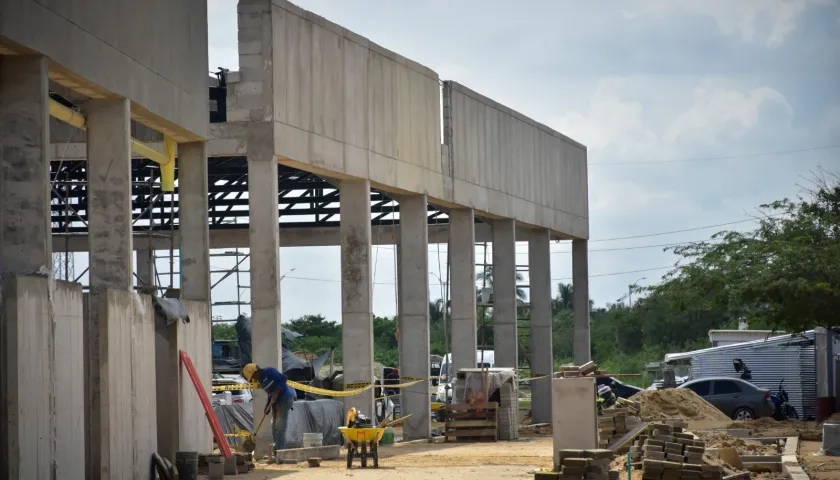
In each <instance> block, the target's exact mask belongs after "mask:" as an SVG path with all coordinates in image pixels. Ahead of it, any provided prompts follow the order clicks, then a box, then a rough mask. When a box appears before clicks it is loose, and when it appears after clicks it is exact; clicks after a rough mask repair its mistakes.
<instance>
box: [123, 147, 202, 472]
mask: <svg viewBox="0 0 840 480" xmlns="http://www.w3.org/2000/svg"><path fill="white" fill-rule="evenodd" d="M178 202H179V211H178V218H179V228H178V229H179V232H180V236H181V247H180V256H181V262H180V263H181V268H180V270H181V274H180V277H181V297H182V298H183V299H184V304H185V307H186V308H187V309H188V311H189V313H190V323H188V324H184V323H181V322H178V323H176V324H174V325H166V324H164V323H157V324H155V347H156V348H155V366H156V370H157V395H158V410H157V424H158V431H157V448H158V452H159V453H160V454H161V455H164V456H166V457H167V458H170V457H174V455H175V452H177V451H207V450H208V449H210V448H212V434H211V433H210V430H209V429H208V428H206V422H204V421H203V417H204V414H203V412H201V410H200V409H197V408H195V388H194V387H193V385H192V382H191V381H190V379H189V377H188V376H187V375H186V372H185V371H184V370H183V369H182V368H181V365H180V358H179V351H180V350H184V351H186V352H187V354H188V355H190V357H191V358H192V361H193V364H194V365H195V368H196V371H197V373H198V375H199V376H200V377H201V378H202V379H210V378H211V377H212V375H213V365H212V361H211V357H212V353H211V348H212V347H211V344H212V338H211V325H210V241H209V240H210V236H209V230H208V218H207V210H208V205H207V203H208V197H207V155H206V148H205V143H204V142H192V143H182V144H180V145H178ZM139 253H140V252H138V258H139ZM137 270H138V272H140V271H141V268H140V266H138V268H137ZM205 381H207V380H205Z"/></svg>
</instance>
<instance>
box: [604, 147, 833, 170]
mask: <svg viewBox="0 0 840 480" xmlns="http://www.w3.org/2000/svg"><path fill="white" fill-rule="evenodd" d="M835 148H840V145H825V146H822V147H811V148H796V149H793V150H776V151H772V152H759V153H745V154H742V155H722V156H719V157H701V158H685V159H679V160H640V161H630V162H595V163H590V164H589V166H601V165H643V164H647V165H651V164H665V163H691V162H711V161H716V160H734V159H736V158H756V157H767V156H772V155H789V154H793V153H805V152H818V151H823V150H833V149H835Z"/></svg>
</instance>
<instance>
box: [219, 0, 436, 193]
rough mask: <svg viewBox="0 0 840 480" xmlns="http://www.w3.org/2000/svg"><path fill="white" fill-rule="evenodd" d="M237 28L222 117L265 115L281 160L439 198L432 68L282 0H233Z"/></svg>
mask: <svg viewBox="0 0 840 480" xmlns="http://www.w3.org/2000/svg"><path fill="white" fill-rule="evenodd" d="M239 27H240V29H239V33H240V35H239V38H240V42H239V52H240V56H239V63H240V77H241V81H240V82H237V83H232V84H231V86H230V88H231V95H229V102H228V103H229V105H228V108H229V112H228V120H229V121H232V122H235V121H246V120H247V121H272V120H273V121H274V145H275V153H276V155H277V156H278V157H279V160H280V161H281V162H283V163H286V164H289V165H293V166H297V167H299V168H303V169H305V170H310V171H316V172H320V173H323V174H326V175H331V176H335V177H339V178H340V177H344V176H352V177H356V178H361V179H369V180H370V181H371V182H373V183H374V184H380V185H384V186H388V187H391V189H394V188H397V189H402V190H405V191H409V192H414V193H429V194H430V195H434V196H437V197H442V193H443V192H442V188H441V187H442V182H441V175H440V172H441V164H440V85H439V78H438V75H437V73H435V72H434V71H432V70H430V69H428V68H426V67H424V66H422V65H420V64H418V63H416V62H413V61H411V60H408V59H406V58H404V57H402V56H400V55H398V54H396V53H394V52H391V51H389V50H386V49H384V48H382V47H380V46H379V45H376V44H375V43H373V42H370V41H369V40H367V39H366V38H364V37H361V36H359V35H356V34H355V33H353V32H350V31H349V30H347V29H345V28H343V27H341V26H339V25H336V24H334V23H332V22H329V21H327V20H325V19H324V18H322V17H319V16H317V15H315V14H313V13H311V12H307V11H305V10H303V9H301V8H298V7H296V6H294V5H292V4H291V3H289V2H285V1H282V0H272V1H271V2H269V1H268V0H262V1H259V0H247V1H240V3H239ZM267 64H271V65H273V66H274V68H273V70H272V71H266V69H264V68H263V65H267Z"/></svg>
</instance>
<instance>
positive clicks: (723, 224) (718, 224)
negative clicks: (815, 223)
mask: <svg viewBox="0 0 840 480" xmlns="http://www.w3.org/2000/svg"><path fill="white" fill-rule="evenodd" d="M781 215H785V213H775V214H772V215H766V216H765V218H766V217H778V216H781ZM758 220H760V219H759V218H747V219H745V220H737V221H734V222H726V223H717V224H715V225H704V226H702V227H694V228H684V229H682V230H671V231H670V232H657V233H647V234H644V235H631V236H628V237H615V238H600V239H595V240H589V243H595V242H614V241H618V240H631V239H634V238H647V237H658V236H661V235H671V234H674V233H684V232H695V231H697V230H705V229H708V228H717V227H725V226H727V225H736V224H739V223H747V222H756V221H758Z"/></svg>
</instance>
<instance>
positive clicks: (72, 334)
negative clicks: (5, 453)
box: [21, 281, 88, 479]
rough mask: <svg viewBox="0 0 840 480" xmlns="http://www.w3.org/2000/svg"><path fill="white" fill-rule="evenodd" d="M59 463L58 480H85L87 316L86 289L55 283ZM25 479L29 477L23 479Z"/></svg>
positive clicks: (71, 284) (65, 283)
mask: <svg viewBox="0 0 840 480" xmlns="http://www.w3.org/2000/svg"><path fill="white" fill-rule="evenodd" d="M52 300H53V312H54V313H55V323H54V325H53V328H54V329H55V342H54V344H53V345H54V348H55V418H56V424H55V447H56V450H55V460H56V467H57V469H56V470H57V473H58V475H57V476H56V478H67V479H70V478H84V477H85V462H83V461H82V459H83V458H84V455H85V445H84V442H83V441H79V439H83V438H84V435H85V398H86V397H87V395H88V393H87V392H86V391H85V389H84V376H85V375H84V313H83V309H82V285H81V284H80V283H72V282H63V281H55V288H54V290H53V292H52ZM21 478H25V477H21Z"/></svg>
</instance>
